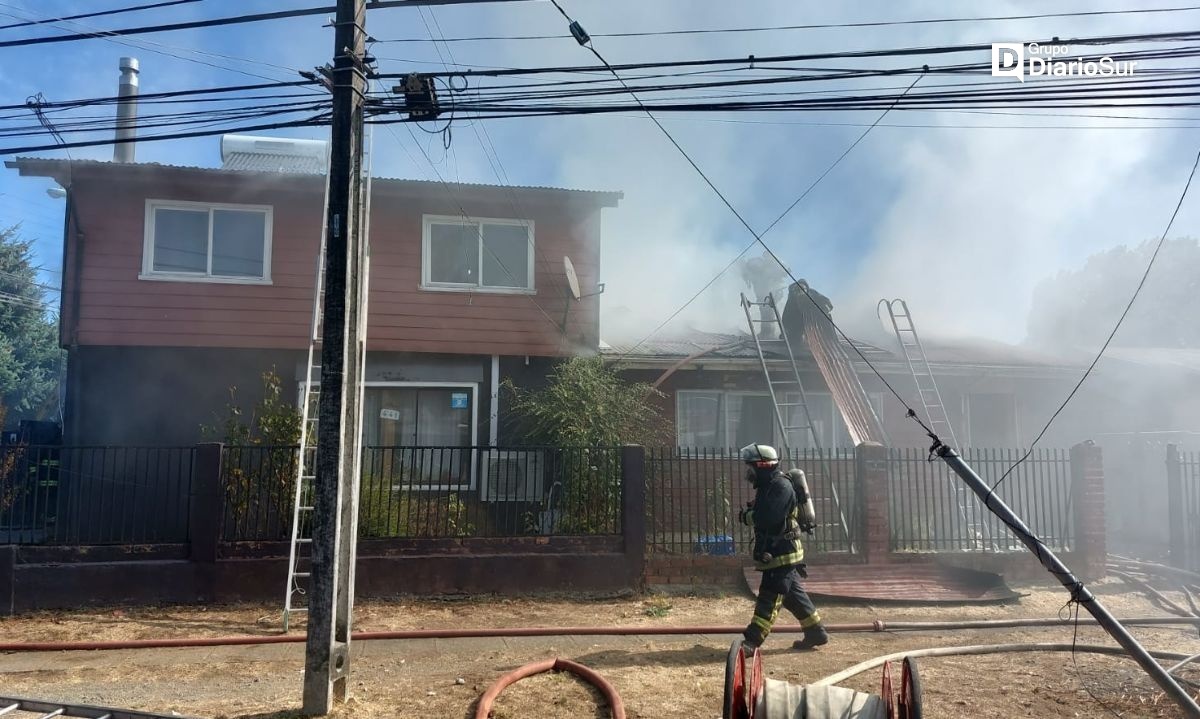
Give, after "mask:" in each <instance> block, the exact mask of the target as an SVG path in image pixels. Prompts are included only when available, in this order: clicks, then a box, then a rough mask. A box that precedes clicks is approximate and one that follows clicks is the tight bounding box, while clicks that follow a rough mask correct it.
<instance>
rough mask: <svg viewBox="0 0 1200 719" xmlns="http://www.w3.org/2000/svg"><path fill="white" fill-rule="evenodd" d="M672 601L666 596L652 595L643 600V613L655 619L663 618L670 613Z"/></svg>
mask: <svg viewBox="0 0 1200 719" xmlns="http://www.w3.org/2000/svg"><path fill="white" fill-rule="evenodd" d="M671 609H672V607H671V603H670V602H668V601H667V598H666V597H651V598H649V599H647V600H646V601H644V602H642V614H645V615H646V616H647V617H652V618H654V619H662V618H663V617H665V616H667V614H669V613H670V611H671Z"/></svg>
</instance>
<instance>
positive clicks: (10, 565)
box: [0, 544, 17, 617]
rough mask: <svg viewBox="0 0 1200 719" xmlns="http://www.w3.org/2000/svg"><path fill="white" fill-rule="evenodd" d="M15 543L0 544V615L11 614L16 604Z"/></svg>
mask: <svg viewBox="0 0 1200 719" xmlns="http://www.w3.org/2000/svg"><path fill="white" fill-rule="evenodd" d="M16 585H17V545H15V544H9V545H4V546H0V617H7V616H11V615H12V614H13V611H14V607H15V605H16V602H15V600H16V593H17V592H16V588H17V587H16Z"/></svg>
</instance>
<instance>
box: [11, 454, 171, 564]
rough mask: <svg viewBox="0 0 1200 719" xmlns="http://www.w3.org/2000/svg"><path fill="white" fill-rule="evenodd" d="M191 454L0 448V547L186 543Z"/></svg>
mask: <svg viewBox="0 0 1200 719" xmlns="http://www.w3.org/2000/svg"><path fill="white" fill-rule="evenodd" d="M194 458H195V449H194V448H193V447H57V446H55V447H42V446H21V445H12V446H4V447H0V543H15V544H60V545H61V544H72V545H90V544H142V543H149V542H185V541H187V539H188V507H189V495H190V489H191V478H192V464H193V461H194Z"/></svg>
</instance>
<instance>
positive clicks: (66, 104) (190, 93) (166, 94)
mask: <svg viewBox="0 0 1200 719" xmlns="http://www.w3.org/2000/svg"><path fill="white" fill-rule="evenodd" d="M316 84H317V83H316V81H314V80H293V81H291V82H279V81H272V82H266V83H254V84H250V85H226V86H219V87H207V88H194V89H189V90H167V91H162V92H147V93H143V94H141V95H139V96H138V103H139V104H141V103H144V102H152V101H156V100H164V99H172V98H179V97H194V96H197V95H215V94H225V93H233V92H244V91H248V90H266V89H277V88H283V87H308V86H312V85H316ZM121 99H122V98H121V97H120V96H117V95H108V96H105V97H93V98H85V99H79V100H60V101H57V102H47V103H44V104H43V105H42V107H44V108H48V109H49V108H70V107H85V106H89V105H110V104H115V103H117V102H120V101H121ZM28 109H29V108H28V105H27V104H26V103H21V104H19V105H0V110H28Z"/></svg>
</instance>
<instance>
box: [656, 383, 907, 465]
mask: <svg viewBox="0 0 1200 719" xmlns="http://www.w3.org/2000/svg"><path fill="white" fill-rule="evenodd" d="M714 393H716V394H720V395H723V397H724V400H725V401H723V402H722V403H721V407H722V414H723V416H722V417H721V425H722V430H723V431H724V433H725V442H726V444H728V443H729V442H730V441H731V440H732V438H733V432H732V426H731V425H730V422H731V421H732V420H731V417H730V414H729V402H728V399H729V398H730V397H734V396H738V397H769V396H770V395H769V393H767V392H756V391H753V390H725V389H716V388H714V389H700V388H696V387H689V388H688V389H680V390H676V391H675V446H676V447H678V448H680V449H694V448H692V447H687V448H685V447H683V445H681V444H679V416H680V410H681V408H682V401H683V398H682V395H684V394H714ZM867 395H868V401H869V402H871V408H872V409H877V406H879V405H882V402H883V394H882V393H881V392H868V393H867ZM805 397H806V398H807V399H808V400H809V401H810V402H811V401H812V400H814V399H816V398H818V397H821V398H826V399H828V400H829V416H827V417H819V418H817V419H821V420H824V421H825V422H827V423H829V429H830V439H832V440H835V439H836V438H837V435H838V434H839V431H838V430H837V423H838V422H842V423H843V424H844V421H843V420H842V417H841V413H840V412H839V411H838V408H837V404H835V403H834V401H833V395H832V393H830V392H811V391H810V392H805ZM799 398H800V393H799V392H787V393H784V394H783V395H781V396H780V399H781V400H782V401H784V402H798V401H799ZM778 425H779V423H778V421H777V420H776V418H775V417H771V438H770V441H771V442H772V443H773V444H776V445H778V444H780V440H781V430H780V429H779V426H778ZM842 432H845V430H844V429H843V430H842ZM809 439H811V438H806V440H805V441H806V442H808V441H809ZM832 445H833V442H830V446H822V447H821V449H822V450H823V451H826V452H828V451H831V450H834V449H837V448H835V447H833V446H832ZM731 449H733V450H736V449H737V448H736V447H733V448H731Z"/></svg>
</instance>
